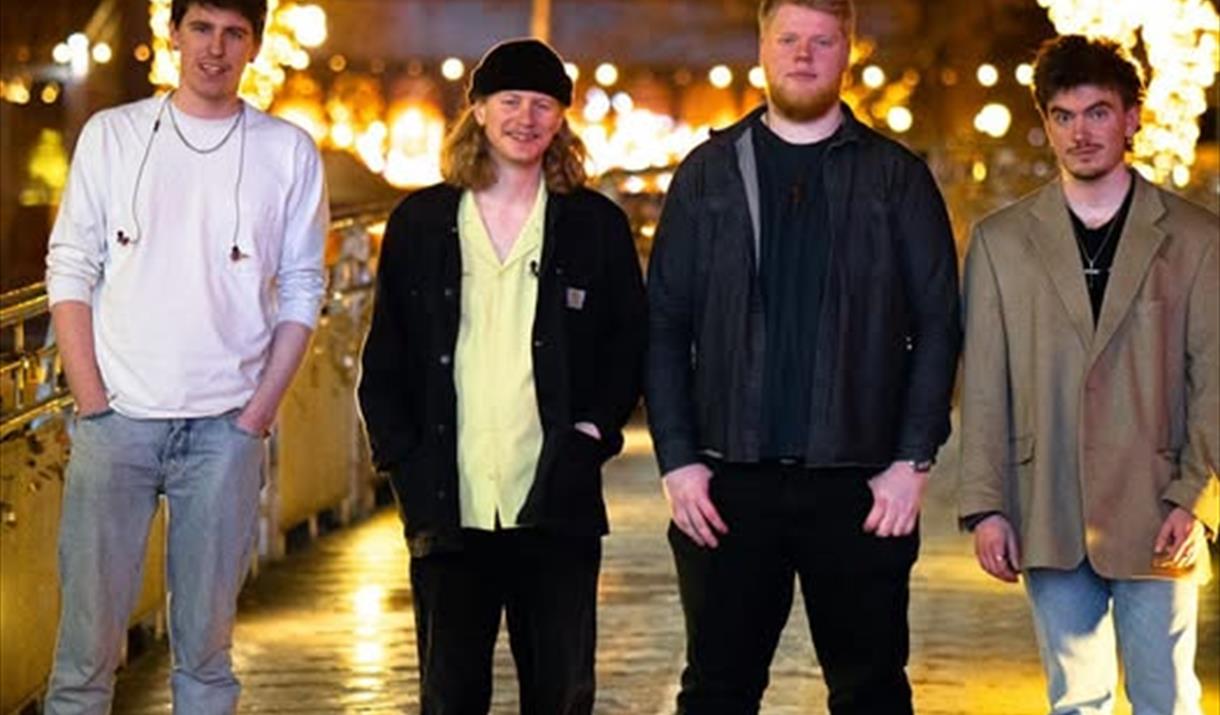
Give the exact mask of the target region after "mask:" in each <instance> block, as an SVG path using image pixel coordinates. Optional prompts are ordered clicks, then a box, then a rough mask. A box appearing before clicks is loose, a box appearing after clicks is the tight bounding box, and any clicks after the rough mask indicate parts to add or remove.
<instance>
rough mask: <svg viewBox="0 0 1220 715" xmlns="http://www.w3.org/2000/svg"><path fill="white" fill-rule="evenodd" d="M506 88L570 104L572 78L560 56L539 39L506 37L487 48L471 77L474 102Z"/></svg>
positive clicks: (469, 92)
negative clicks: (539, 93)
mask: <svg viewBox="0 0 1220 715" xmlns="http://www.w3.org/2000/svg"><path fill="white" fill-rule="evenodd" d="M506 89H521V90H528V91H531V92H541V93H542V94H547V95H550V96H552V97H554V98H555V99H556V100H558V101H559V102H560V103H561V104H562V105H563V106H565V107H567V106H570V105H571V104H572V80H571V78H569V77H568V73H567V72H566V71H565V70H564V68H563V60H561V59H559V55H557V54H555V50H552V49H551V48H550V47H549V46H548V45H547V44H546V43H545V42H542V41H541V40H533V39H526V40H508V41H506V42H501V43H500V44H498V45H496V46H495V47H493V48H491V49H490V50H488V51H487V54H485V55H483V59H482V60H480V61H479V66H478V67H475V68H474V73H473V74H472V75H471V77H470V90H469V91H468V92H467V93H466V96H467V98H468V99H469V100H470V101H471V102H473V101H475V100H476V99H479V98H481V97H486V96H488V95H491V94H495V93H496V92H500V91H503V90H506Z"/></svg>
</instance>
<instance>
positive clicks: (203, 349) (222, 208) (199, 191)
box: [47, 98, 329, 418]
mask: <svg viewBox="0 0 1220 715" xmlns="http://www.w3.org/2000/svg"><path fill="white" fill-rule="evenodd" d="M170 111H172V110H171V108H169V107H166V106H164V99H163V98H150V99H145V100H140V101H137V102H133V103H130V104H125V105H122V106H119V107H115V108H112V109H108V110H104V111H101V112H99V113H97V114H96V115H94V116H93V117H92V118H90V119H89V121H88V122H87V123H86V124H85V126H84V128H83V129H82V131H81V135H80V137H79V139H78V141H77V145H76V150H75V152H74V155H73V159H72V167H71V170H70V173H69V176H68V184H67V187H66V189H65V191H64V196H63V201H62V203H61V205H60V208H59V215H58V216H57V218H56V221H55V227H54V229H53V230H52V232H51V238H50V245H49V249H48V254H47V293H48V296H49V298H50V303H51V305H52V306H54V305H55V304H57V303H60V302H63V301H68V300H75V301H80V302H83V303H86V304H89V305H91V306H92V312H93V333H94V340H95V348H96V353H97V361H98V366H99V368H100V370H101V374H102V380H103V382H104V383H105V387H106V391H107V395H108V397H109V400H110V405H111V406H112V407H113V408H114V409H115V410H117V411H118V412H120V413H121V414H124V415H126V416H129V417H135V418H180V417H202V416H209V415H217V414H220V413H223V412H226V411H228V410H231V409H236V408H240V407H242V406H243V405H244V404H245V403H246V402H247V401H248V400H249V399H250V397H251V395H252V394H253V393H254V389H255V387H256V386H257V384H258V380H259V377H260V375H261V374H262V370H263V368H264V366H265V364H266V360H267V356H268V352H269V348H270V345H271V337H272V332H273V330H274V329H275V326H276V325H277V324H279V323H280V322H284V321H293V322H297V323H301V324H303V325H305V326H307V327H310V328H312V327H313V326H314V324H315V322H316V320H317V314H318V309H319V307H320V305H321V301H322V297H323V293H324V290H325V281H324V277H323V273H322V250H323V241H324V236H325V232H326V228H327V225H328V222H329V215H328V206H327V197H326V187H325V181H324V178H323V173H322V165H321V160H320V158H319V156H318V151H317V148H316V147H315V146H314V143H313V140H312V139H311V138H310V137H309V135H308V134H306V133H305V132H304V131H302V130H301V129H299V128H297V127H295V126H293V125H291V124H289V123H287V122H284V121H282V120H280V119H276V118H274V117H271V116H269V115H267V114H264V113H263V112H260V111H258V110H257V109H255V108H253V107H251V106H248V105H247V106H246V107H245V108H244V112H245V116H244V119H243V120H242V124H239V125H237V128H236V130H235V131H234V132H233V133H232V134H231V135H230V136H229V138H228V140H227V141H225V142H224V143H223V144H221V145H220V147H219V148H218V149H216V150H215V151H213V152H211V153H206V154H202V153H198V152H197V151H195V150H192V149H191V148H189V147H188V146H187V145H186V144H185V143H184V142H183V141H182V139H181V138H180V137H179V136H178V133H177V132H176V131H175V128H174V126H173V124H172V123H171V121H170V117H169V112H170ZM158 115H160V121H159V122H158V121H157V118H158ZM174 119H176V121H177V124H178V127H179V128H180V129H181V132H182V134H183V135H184V136H185V137H186V139H187V140H188V141H190V143H191V144H193V145H194V146H195V147H196V148H198V149H205V148H209V147H212V146H213V145H216V144H217V143H218V142H220V140H221V138H222V137H224V136H225V134H226V132H228V131H229V129H230V127H231V126H233V122H234V117H229V118H225V119H219V120H203V119H198V118H193V117H190V116H188V115H186V114H184V113H182V112H181V111H175V115H174ZM154 126H155V127H156V128H155V129H154ZM243 134H244V142H245V148H244V157H243V161H241V168H240V186H239V185H238V183H237V182H238V180H239V156H240V155H241V154H242V147H241V145H242V141H243ZM146 148H147V149H148V158H147V161H146V162H145V166H144V169H143V172H142V176H140V177H139V186H138V191H137V186H136V180H137V174H138V173H140V163H141V158H142V157H143V156H144V153H145V150H146ZM235 199H236V202H235ZM235 222H237V224H236V225H237V233H236V243H237V247H238V249H239V251H240V252H241V254H242V257H241V258H240V259H239V260H233V257H232V256H231V252H232V248H233V243H234V225H235Z"/></svg>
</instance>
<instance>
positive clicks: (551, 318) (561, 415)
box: [358, 184, 647, 557]
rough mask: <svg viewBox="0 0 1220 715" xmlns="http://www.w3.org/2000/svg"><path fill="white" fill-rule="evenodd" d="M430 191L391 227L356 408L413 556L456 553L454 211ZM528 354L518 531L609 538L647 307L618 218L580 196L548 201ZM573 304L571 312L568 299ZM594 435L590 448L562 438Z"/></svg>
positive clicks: (409, 203) (589, 195)
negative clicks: (537, 448)
mask: <svg viewBox="0 0 1220 715" xmlns="http://www.w3.org/2000/svg"><path fill="white" fill-rule="evenodd" d="M461 196H462V189H460V188H458V187H455V186H451V185H447V184H438V185H436V186H432V187H429V188H426V189H422V190H420V191H418V192H416V193H414V194H412V195H411V196H409V197H407V198H406V199H404V200H403V201H402V202H401V203H400V204H399V205H398V207H397V208H396V209H395V210H394V211H393V213H392V214H391V215H390V219H389V222H388V224H387V225H386V232H385V238H384V240H383V242H382V246H381V255H380V258H379V261H378V268H377V290H376V297H375V302H374V307H373V320H372V325H371V327H370V329H369V334H368V338H367V339H366V341H365V345H364V352H363V355H362V372H361V378H360V385H359V388H358V395H359V400H360V409H361V413H362V415H363V417H364V423H365V428H366V431H367V433H368V438H369V444H370V447H371V449H372V457H373V462H374V464H376V465H377V467H378V468H379V469H381V470H383V471H387V472H389V474H390V483H391V486H392V487H393V489H394V494H395V497H396V498H397V500H398V505H399V511H400V514H401V516H402V519H403V525H404V530H405V532H406V536H407V541H408V544H409V546H410V549H411V553H412V555H413V556H417V557H418V556H424V555H427V554H428V553H432V552H434V551H438V550H445V551H448V550H454V549H458V548H461V538H460V536H461V511H460V508H459V505H458V469H457V449H458V445H457V434H456V428H457V392H456V388H455V386H454V380H453V357H454V351H455V349H456V346H457V338H458V325H459V320H460V312H461V291H462V284H461V276H462V266H461V248H460V244H459V240H458V207H459V204H460V201H461ZM537 275H538V302H537V306H536V309H535V315H534V325H533V335H532V345H533V364H534V383H535V391H536V393H537V399H538V412H539V415H540V417H541V421H542V429H543V432H544V439H543V445H542V451H541V453H540V454H539V456H538V462H537V469H536V471H535V476H534V484H533V487H532V488H531V490H530V493H529V495H528V497H527V499H526V503H525V505H524V506H523V507H522V509H521V513H520V514H518V515H517V521H518V523H520V524H523V525H530V526H537V527H542V528H548V529H554V530H558V531H561V532H564V533H573V534H604V533H606V532H607V530H608V524H607V519H606V510H605V504H604V502H603V499H602V489H601V467H602V464H603V463H604V462H605V460H607V459H608V458H610V457H611V456H613V455H614V454H617V453H618V451H619V450H620V449H621V448H622V443H623V440H622V428H623V425H624V424H625V423H626V421H627V419H628V417H629V416H630V414H631V411H632V409H633V408H634V407H635V405H636V403H637V401H638V399H639V396H640V391H641V383H642V377H643V360H644V347H645V342H646V339H647V302H646V299H645V296H644V286H643V280H642V278H641V275H640V267H639V260H638V257H637V255H636V252H635V246H634V243H633V242H632V238H631V230H630V227H629V226H628V223H627V218H626V216H625V215H624V214H623V212H622V210H621V209H620V208H619V207H618V206H616V205H615V204H614V203H613V202H612V201H610V200H609V199H607V198H606V197H604V196H602V195H601V194H598V193H596V192H594V191H591V190H588V189H583V188H582V189H577V190H576V191H574V192H572V193H568V194H559V193H550V194H548V196H547V205H546V218H545V229H544V236H543V243H542V260H541V263H540V265H539V267H538V269H537ZM572 295H580V296H581V299H580V300H572V299H571V296H572ZM582 421H587V422H592V423H594V424H595V425H597V427H598V430H599V431H600V432H601V439H600V440H597V439H593V438H592V437H589V436H587V435H585V434H584V433H582V432H580V431H579V430H576V429H574V428H573V424H575V423H576V422H582Z"/></svg>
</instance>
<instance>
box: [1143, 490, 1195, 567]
mask: <svg viewBox="0 0 1220 715" xmlns="http://www.w3.org/2000/svg"><path fill="white" fill-rule="evenodd" d="M1202 531H1203V525H1202V524H1201V523H1200V522H1199V520H1198V519H1196V518H1195V515H1194V514H1191V513H1190V512H1189V511H1186V510H1185V509H1183V508H1182V507H1180V506H1179V507H1175V508H1174V510H1173V511H1171V512H1169V516H1167V517H1165V523H1164V524H1162V525H1161V530H1160V532H1158V533H1157V535H1156V545H1155V546H1154V547H1153V550H1154V551H1155V557H1154V561H1153V562H1154V563H1155V564H1157V565H1158V566H1166V567H1169V568H1174V569H1188V568H1190V567H1191V566H1193V565H1194V563H1195V561H1196V560H1198V558H1199V544H1201V543H1202V542H1203V535H1202V533H1201V532H1202Z"/></svg>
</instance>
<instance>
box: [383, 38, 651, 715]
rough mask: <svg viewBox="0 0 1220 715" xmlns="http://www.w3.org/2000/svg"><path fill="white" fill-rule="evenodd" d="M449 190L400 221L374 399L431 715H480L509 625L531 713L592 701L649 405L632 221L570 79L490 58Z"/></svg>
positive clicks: (560, 70) (508, 50)
mask: <svg viewBox="0 0 1220 715" xmlns="http://www.w3.org/2000/svg"><path fill="white" fill-rule="evenodd" d="M469 99H470V106H469V108H468V109H467V110H466V112H465V114H464V115H463V116H462V117H461V118H460V119H459V120H458V123H457V125H456V127H455V128H454V130H453V131H452V133H451V134H450V135H449V137H448V138H447V140H446V142H445V146H444V148H443V150H442V155H441V164H442V173H443V175H444V177H445V183H443V184H439V185H436V186H433V187H430V188H426V189H423V190H421V191H418V192H416V193H414V194H412V195H411V196H410V197H408V198H407V199H406V200H404V201H403V202H402V203H401V204H400V205H399V206H398V208H397V209H395V210H394V212H393V214H392V215H391V217H390V220H389V223H388V225H387V227H386V235H385V241H384V243H383V244H382V250H381V258H380V265H379V268H378V274H377V295H376V303H375V306H374V310H373V322H372V326H371V328H370V331H369V335H368V340H367V342H366V343H365V347H364V355H363V367H364V370H363V375H362V377H361V381H360V388H359V394H360V406H361V410H362V412H363V414H364V419H365V423H366V425H367V428H368V435H369V442H370V444H371V447H372V454H373V460H374V462H375V463H376V464H377V466H378V467H379V468H380V469H382V470H384V471H388V472H389V473H390V483H391V485H392V487H393V489H394V493H395V495H396V497H397V499H398V503H399V507H400V512H401V516H402V519H403V523H404V527H405V533H406V537H407V542H408V545H409V547H410V550H411V590H412V596H413V601H414V605H415V620H416V632H417V638H418V642H419V660H420V691H421V693H420V711H421V713H423V714H424V715H432V714H438V713H444V714H445V715H472V714H478V715H482V714H483V713H486V712H487V711H488V708H489V706H490V702H491V683H492V677H491V676H492V653H493V651H494V648H495V642H496V636H497V633H498V631H499V628H500V618H501V613H506V615H507V623H508V632H509V641H510V643H511V645H512V652H513V658H514V660H515V661H516V664H517V676H518V680H519V681H520V693H521V712H522V713H526V714H530V715H588V713H591V712H592V710H593V698H594V670H593V662H594V651H595V642H596V604H597V579H598V572H599V567H600V562H601V536H602V535H603V534H605V533H606V531H607V521H606V509H605V505H604V503H603V500H602V491H601V468H602V464H603V463H604V462H605V461H606V460H607V459H609V458H610V457H611V456H613V455H614V454H616V453H617V452H618V451H619V449H621V447H622V444H623V439H622V435H621V430H622V426H623V424H624V422H626V420H627V417H628V415H629V414H630V413H631V410H632V408H633V407H634V406H635V404H636V401H637V399H638V397H639V391H640V383H641V373H642V364H643V350H644V340H645V310H646V305H645V299H644V287H643V281H642V279H641V276H640V269H639V263H638V261H637V258H636V254H635V250H634V245H633V243H632V238H631V232H630V229H629V227H628V224H627V220H626V217H625V216H624V214H623V212H622V211H621V210H620V209H619V208H618V207H617V206H615V205H614V204H613V203H612V202H610V201H609V200H607V199H606V198H605V197H604V196H601V195H600V194H598V193H596V192H593V191H591V190H589V189H587V188H585V187H584V183H585V172H584V147H583V146H582V145H581V143H580V140H579V139H577V138H576V136H575V135H574V134H573V133H572V131H571V129H570V128H569V127H568V124H567V121H566V120H565V119H564V111H565V110H566V108H567V107H568V105H570V104H571V101H572V81H571V80H570V79H569V78H568V76H567V74H566V72H565V70H564V66H563V62H562V61H561V60H560V59H559V57H558V56H557V55H556V54H555V52H554V51H553V50H551V48H549V47H547V46H546V45H545V44H543V43H541V42H539V41H537V40H514V41H509V42H505V43H502V44H500V45H497V46H496V47H494V48H492V50H491V51H490V52H488V53H487V55H486V56H485V57H484V58H483V60H482V62H481V63H480V64H479V66H478V68H476V69H475V71H474V76H473V78H472V80H471V83H470V92H469Z"/></svg>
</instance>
